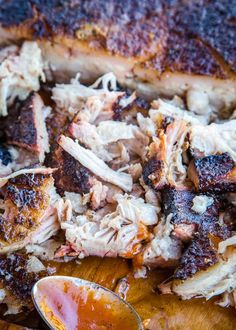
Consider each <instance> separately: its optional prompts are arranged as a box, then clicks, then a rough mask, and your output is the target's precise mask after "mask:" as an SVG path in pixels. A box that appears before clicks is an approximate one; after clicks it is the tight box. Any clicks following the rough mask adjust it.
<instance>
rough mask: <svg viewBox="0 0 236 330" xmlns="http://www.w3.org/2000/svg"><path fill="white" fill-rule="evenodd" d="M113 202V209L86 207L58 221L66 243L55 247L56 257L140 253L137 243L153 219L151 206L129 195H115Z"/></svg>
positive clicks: (126, 255) (144, 238)
mask: <svg viewBox="0 0 236 330" xmlns="http://www.w3.org/2000/svg"><path fill="white" fill-rule="evenodd" d="M117 202H118V205H117V207H116V208H115V209H114V208H111V207H110V208H108V209H107V208H104V212H103V209H101V210H100V212H99V213H98V212H97V213H93V212H92V213H91V211H89V210H88V211H87V212H85V213H84V214H83V215H80V216H78V215H77V216H76V218H75V219H73V218H69V219H67V220H66V221H62V222H61V228H62V229H63V230H65V235H66V241H67V245H66V246H62V247H61V249H59V251H58V252H57V253H56V257H61V256H63V255H65V254H67V255H74V256H75V255H76V256H79V258H84V257H86V256H89V255H96V256H100V257H105V256H110V257H117V256H121V257H124V258H133V257H134V255H136V254H137V253H138V252H140V249H141V243H142V242H143V241H145V240H148V239H149V232H148V228H147V226H146V225H150V224H153V223H155V222H156V221H157V218H156V214H155V208H154V207H153V206H152V205H149V204H145V203H144V201H143V200H142V199H141V198H135V197H131V196H130V197H128V196H124V197H121V196H117ZM65 207H66V208H67V205H65ZM144 211H146V212H144ZM60 213H61V214H63V213H64V212H62V211H61V210H60ZM144 213H145V214H144Z"/></svg>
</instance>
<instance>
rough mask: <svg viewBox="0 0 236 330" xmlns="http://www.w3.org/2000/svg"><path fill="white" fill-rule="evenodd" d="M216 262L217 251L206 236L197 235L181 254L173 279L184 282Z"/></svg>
mask: <svg viewBox="0 0 236 330" xmlns="http://www.w3.org/2000/svg"><path fill="white" fill-rule="evenodd" d="M217 261H218V256H217V250H216V249H215V247H214V246H213V245H212V244H211V242H210V240H209V238H208V237H207V236H201V235H197V236H196V237H195V239H194V240H193V241H192V242H191V244H190V245H189V247H187V249H186V250H185V252H184V253H183V255H182V257H181V260H180V264H179V266H178V268H177V269H176V271H175V274H174V278H175V279H179V280H186V279H187V278H190V277H192V276H194V275H195V274H196V273H197V272H198V271H204V270H206V269H207V268H208V267H210V266H212V265H214V264H216V263H217Z"/></svg>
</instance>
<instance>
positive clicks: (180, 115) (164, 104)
mask: <svg viewBox="0 0 236 330" xmlns="http://www.w3.org/2000/svg"><path fill="white" fill-rule="evenodd" d="M149 116H150V118H151V119H152V120H153V121H154V122H156V121H158V119H159V118H160V117H162V116H164V117H167V118H169V120H171V118H172V120H173V119H175V120H177V119H182V120H184V121H185V122H187V123H189V124H191V125H201V124H202V125H204V124H207V118H206V116H199V115H196V114H195V113H194V112H193V111H187V110H184V109H182V108H180V107H178V106H176V105H174V104H171V102H170V101H167V100H166V101H164V100H162V99H158V100H155V101H153V102H152V103H151V109H150V110H149Z"/></svg>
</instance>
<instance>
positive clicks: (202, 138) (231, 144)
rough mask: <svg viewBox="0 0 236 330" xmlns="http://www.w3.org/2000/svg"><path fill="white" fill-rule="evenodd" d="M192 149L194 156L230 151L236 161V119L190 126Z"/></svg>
mask: <svg viewBox="0 0 236 330" xmlns="http://www.w3.org/2000/svg"><path fill="white" fill-rule="evenodd" d="M189 135H190V149H191V153H192V154H193V156H194V158H199V157H204V156H210V155H216V154H223V153H228V154H229V155H230V156H231V157H232V158H233V159H234V161H236V142H235V141H236V120H228V121H226V122H224V123H220V124H216V123H212V124H210V125H208V126H202V125H193V127H191V128H190V134H189Z"/></svg>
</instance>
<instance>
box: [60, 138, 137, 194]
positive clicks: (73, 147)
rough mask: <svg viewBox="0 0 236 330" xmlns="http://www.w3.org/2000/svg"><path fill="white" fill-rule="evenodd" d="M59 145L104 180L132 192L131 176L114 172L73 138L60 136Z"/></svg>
mask: <svg viewBox="0 0 236 330" xmlns="http://www.w3.org/2000/svg"><path fill="white" fill-rule="evenodd" d="M59 145H60V146H61V147H62V148H63V149H64V150H65V151H66V152H68V153H69V154H70V155H71V156H72V157H74V158H75V159H76V160H77V161H78V162H79V163H80V164H81V165H83V166H84V167H86V168H88V169H89V170H90V171H91V172H93V173H94V174H95V175H97V176H98V177H100V178H101V179H102V180H104V181H107V182H110V183H112V184H114V185H116V186H118V187H120V188H121V189H123V190H124V191H131V190H132V177H131V175H129V174H126V173H122V172H116V171H114V170H112V169H111V168H110V167H109V166H108V165H107V164H106V163H105V162H104V161H103V160H101V159H99V158H98V157H97V156H96V155H95V154H94V153H93V152H92V151H91V150H88V149H85V148H84V147H82V146H80V145H79V144H78V143H76V142H74V141H73V140H72V139H71V138H68V137H65V136H64V135H61V136H60V139H59Z"/></svg>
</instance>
